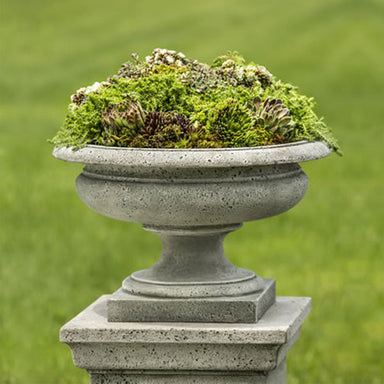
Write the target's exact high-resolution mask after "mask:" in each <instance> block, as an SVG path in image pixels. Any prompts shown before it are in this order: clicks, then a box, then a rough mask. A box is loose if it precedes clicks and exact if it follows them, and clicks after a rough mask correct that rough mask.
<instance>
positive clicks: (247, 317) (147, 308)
mask: <svg viewBox="0 0 384 384" xmlns="http://www.w3.org/2000/svg"><path fill="white" fill-rule="evenodd" d="M275 298H276V295H275V280H274V279H264V280H263V286H262V288H261V289H260V290H259V291H257V292H255V293H252V294H248V295H242V296H221V297H196V298H160V297H149V296H136V295H132V294H129V293H127V292H125V291H124V290H123V289H119V290H118V291H116V292H115V293H114V294H113V295H111V296H110V297H109V299H108V303H107V305H108V321H111V322H136V321H144V322H147V321H148V322H151V321H152V322H155V321H158V322H202V323H211V322H212V323H256V322H257V321H258V320H259V319H260V318H261V317H262V316H263V314H264V313H265V312H266V311H267V309H268V308H269V307H270V306H271V305H273V304H274V302H275Z"/></svg>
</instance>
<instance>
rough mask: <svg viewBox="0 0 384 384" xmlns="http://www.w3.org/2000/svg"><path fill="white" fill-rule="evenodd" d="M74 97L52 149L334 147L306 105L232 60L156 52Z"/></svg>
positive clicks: (262, 72) (265, 75)
mask: <svg viewBox="0 0 384 384" xmlns="http://www.w3.org/2000/svg"><path fill="white" fill-rule="evenodd" d="M132 56H133V59H134V61H133V62H127V63H124V64H123V65H122V66H121V68H120V70H119V71H118V73H117V75H114V76H112V77H110V78H109V79H108V81H106V82H102V83H95V84H94V85H92V86H90V87H87V88H81V89H80V90H78V91H77V92H76V94H75V95H72V97H71V101H72V103H71V104H70V106H69V112H68V115H67V117H66V120H65V122H64V126H63V127H62V129H61V130H60V131H59V133H58V134H57V135H56V137H55V138H54V139H53V140H52V142H53V143H54V144H55V145H56V146H62V145H66V146H70V145H73V146H75V147H80V146H83V145H85V144H101V145H112V146H126V147H154V148H161V147H163V148H211V147H243V146H258V145H272V144H278V143H286V142H292V141H298V140H310V141H315V140H324V141H325V142H327V143H328V145H329V146H330V147H331V148H333V149H335V150H336V151H339V147H338V145H337V142H336V140H335V139H334V138H333V136H332V134H331V131H330V130H329V129H328V128H327V127H326V125H325V124H324V122H323V121H322V119H320V118H318V117H317V115H316V114H315V112H314V110H313V109H314V106H315V104H314V101H313V99H312V98H308V97H307V96H303V95H300V94H299V93H298V92H297V88H296V87H294V86H292V85H291V84H286V83H283V82H281V81H279V80H276V79H275V77H274V76H273V75H272V74H271V73H270V72H269V71H268V70H267V69H266V68H265V67H263V66H260V65H256V64H253V63H251V64H246V63H245V60H244V58H243V57H242V56H240V55H239V54H238V53H237V52H233V53H231V52H229V53H228V54H227V55H224V56H219V57H218V58H217V59H215V60H214V62H213V65H212V66H209V65H207V64H202V63H199V62H197V61H196V60H193V61H192V60H190V59H188V58H187V57H185V55H184V54H182V53H177V52H176V51H169V50H165V49H155V50H154V51H153V53H152V55H151V56H148V57H146V59H145V61H140V60H139V58H138V56H137V55H136V54H133V55H132Z"/></svg>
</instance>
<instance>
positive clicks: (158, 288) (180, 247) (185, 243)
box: [123, 224, 262, 297]
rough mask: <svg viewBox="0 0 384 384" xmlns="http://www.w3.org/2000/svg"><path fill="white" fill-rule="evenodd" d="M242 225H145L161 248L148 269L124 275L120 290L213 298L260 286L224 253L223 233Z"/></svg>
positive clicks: (253, 277)
mask: <svg viewBox="0 0 384 384" xmlns="http://www.w3.org/2000/svg"><path fill="white" fill-rule="evenodd" d="M241 226H242V224H232V225H223V226H201V227H171V226H162V227H157V226H149V225H145V226H144V229H146V230H148V231H150V232H154V233H156V234H157V235H158V236H159V237H160V238H161V240H162V244H163V249H162V253H161V256H160V258H159V260H158V262H157V263H156V264H155V265H153V266H152V267H151V268H150V269H147V270H143V271H138V272H135V273H133V274H132V275H131V276H130V277H128V278H127V279H126V280H125V281H124V283H123V288H124V290H126V291H128V292H130V293H132V294H137V295H140V294H141V295H149V296H163V297H201V296H203V297H217V296H233V295H244V294H250V293H253V292H256V291H257V290H259V289H261V288H262V279H260V278H259V277H258V276H256V275H255V274H254V273H253V272H251V271H248V270H245V269H241V268H237V267H235V266H234V265H233V264H232V263H231V262H230V261H229V260H228V259H227V257H226V256H225V253H224V249H223V242H224V238H225V236H226V235H227V234H228V233H229V232H232V231H234V230H236V229H238V228H240V227H241Z"/></svg>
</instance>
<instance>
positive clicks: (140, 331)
mask: <svg viewBox="0 0 384 384" xmlns="http://www.w3.org/2000/svg"><path fill="white" fill-rule="evenodd" d="M109 298H110V296H108V295H106V296H102V297H101V298H100V299H98V300H97V301H96V302H95V303H93V304H92V305H91V306H90V307H88V308H87V309H86V310H85V311H83V312H82V313H80V314H79V315H78V316H77V317H75V318H74V319H73V320H71V321H70V322H69V323H67V324H66V325H65V326H64V327H63V328H62V329H61V341H62V342H64V343H66V344H68V345H69V346H70V348H71V350H72V352H73V359H74V363H75V365H76V366H77V367H79V368H83V369H86V370H87V371H88V372H89V373H90V376H91V383H92V384H166V383H167V384H176V383H180V384H192V383H196V384H197V383H202V384H219V383H220V384H224V383H226V384H248V383H249V384H250V383H252V384H259V383H260V384H261V383H269V384H271V383H279V384H282V383H285V382H286V362H285V361H286V356H287V353H288V351H289V350H290V348H291V347H292V345H293V344H294V343H295V341H296V340H297V339H298V337H299V334H300V328H301V325H302V323H303V321H304V320H305V318H306V317H307V316H308V314H309V312H310V306H311V299H310V298H298V297H278V298H277V299H276V302H275V304H273V305H272V306H271V307H270V308H269V309H268V310H267V312H266V313H265V314H264V316H263V317H262V318H261V319H260V320H259V321H258V322H257V323H254V324H244V323H243V324H238V323H235V324H229V323H177V322H173V323H166V322H164V323H160V322H151V323H145V322H109V321H108V315H107V302H108V299H109Z"/></svg>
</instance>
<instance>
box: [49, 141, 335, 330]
mask: <svg viewBox="0 0 384 384" xmlns="http://www.w3.org/2000/svg"><path fill="white" fill-rule="evenodd" d="M330 152H331V150H330V149H329V148H328V146H327V145H326V144H325V143H323V142H307V141H301V142H295V143H290V144H282V145H273V146H264V147H250V148H220V149H147V148H119V147H103V146H96V145H87V146H86V147H84V148H81V149H78V150H73V149H72V148H65V147H60V148H55V149H54V151H53V155H54V156H55V157H56V158H58V159H61V160H65V161H70V162H77V163H83V164H85V167H84V169H83V172H82V173H81V174H80V175H79V176H78V178H77V180H76V187H77V192H78V194H79V196H80V198H81V199H82V200H83V201H84V203H85V204H86V205H88V206H89V207H90V208H91V209H93V210H95V211H96V212H98V213H100V214H102V215H105V216H108V217H111V218H114V219H119V220H123V221H129V222H138V223H142V224H143V228H144V229H145V230H147V231H151V232H154V233H156V234H157V235H158V236H159V237H160V238H161V240H162V253H161V255H160V258H159V260H158V262H157V263H156V264H154V265H153V266H152V267H151V268H149V269H146V270H142V271H137V272H135V273H133V274H132V275H131V276H128V277H127V278H126V279H125V280H124V281H123V284H122V287H121V288H120V289H119V290H118V291H116V292H115V293H114V294H113V295H111V296H110V298H109V299H108V303H107V308H108V321H110V322H116V321H118V322H122V321H166V322H226V323H228V322H229V323H231V322H232V323H255V322H257V321H258V320H259V319H260V318H261V317H262V315H263V314H264V313H265V311H266V310H267V309H268V308H269V307H270V306H271V305H272V304H273V303H274V302H275V282H274V280H273V279H263V278H261V277H259V276H258V275H256V274H255V273H253V272H251V271H248V270H245V269H241V268H238V267H236V266H234V265H232V264H231V263H230V262H229V260H228V259H227V258H226V256H225V254H224V251H223V241H224V238H225V236H226V235H227V234H228V233H230V232H232V231H234V230H236V229H238V228H240V227H241V225H242V223H243V222H244V221H252V220H258V219H263V218H267V217H271V216H274V215H278V214H280V213H283V212H285V211H287V210H289V209H290V208H292V207H293V206H295V205H296V204H297V203H298V202H299V201H300V200H301V199H302V198H303V196H304V194H305V192H306V190H307V186H308V178H307V176H306V174H305V173H304V172H303V171H302V169H301V167H300V166H299V164H298V163H300V162H303V161H309V160H314V159H318V158H321V157H325V156H327V155H328V154H330ZM130 257H132V258H133V257H140V255H135V254H134V253H132V254H131V255H130Z"/></svg>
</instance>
